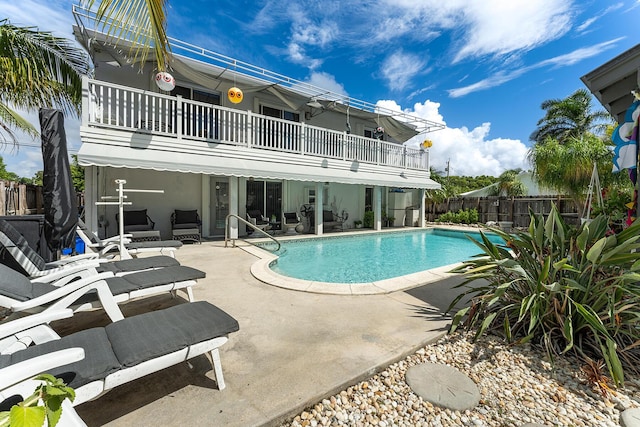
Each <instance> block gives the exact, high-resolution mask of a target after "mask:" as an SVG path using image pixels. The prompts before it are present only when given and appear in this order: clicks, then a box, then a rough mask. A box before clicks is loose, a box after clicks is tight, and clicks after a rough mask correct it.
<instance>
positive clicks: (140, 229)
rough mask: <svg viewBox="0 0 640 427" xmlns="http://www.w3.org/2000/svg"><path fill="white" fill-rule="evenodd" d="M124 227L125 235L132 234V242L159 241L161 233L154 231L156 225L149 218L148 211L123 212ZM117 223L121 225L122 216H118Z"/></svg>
mask: <svg viewBox="0 0 640 427" xmlns="http://www.w3.org/2000/svg"><path fill="white" fill-rule="evenodd" d="M122 220H123V225H124V232H125V234H131V241H133V242H141V241H158V240H160V231H158V230H154V227H155V226H156V223H155V222H153V221H152V220H151V218H149V215H147V210H146V209H138V210H129V211H123V218H122ZM116 223H117V224H119V223H120V216H119V214H116Z"/></svg>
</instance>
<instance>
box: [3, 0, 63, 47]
mask: <svg viewBox="0 0 640 427" xmlns="http://www.w3.org/2000/svg"><path fill="white" fill-rule="evenodd" d="M71 9H72V2H71V1H69V0H51V1H47V2H45V1H43V0H21V1H15V0H12V1H10V0H0V10H2V17H1V18H9V20H10V21H11V23H12V24H13V25H16V26H37V27H38V29H39V30H40V31H49V32H52V33H53V34H54V35H56V36H58V37H65V38H68V39H73V34H72V25H73V24H74V20H73V15H72V13H71Z"/></svg>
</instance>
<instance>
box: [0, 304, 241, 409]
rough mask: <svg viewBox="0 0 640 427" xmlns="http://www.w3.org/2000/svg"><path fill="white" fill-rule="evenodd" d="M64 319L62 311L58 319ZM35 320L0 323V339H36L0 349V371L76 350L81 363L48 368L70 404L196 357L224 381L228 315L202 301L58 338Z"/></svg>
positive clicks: (234, 326)
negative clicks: (67, 391)
mask: <svg viewBox="0 0 640 427" xmlns="http://www.w3.org/2000/svg"><path fill="white" fill-rule="evenodd" d="M43 314H44V313H43ZM47 314H48V315H50V314H51V313H47ZM70 315H72V313H70V312H69V311H65V312H63V313H61V315H60V317H64V316H66V317H68V316H70ZM35 316H39V315H38V314H36V315H32V316H27V317H25V318H23V319H17V320H16V321H12V322H8V323H6V324H0V340H1V339H3V338H4V339H5V340H7V339H10V338H12V337H16V340H17V339H19V337H21V336H25V335H29V334H30V335H31V336H33V337H35V340H36V341H35V342H34V344H35V345H31V346H29V347H28V348H25V349H23V350H17V351H14V350H15V349H16V346H5V347H4V350H2V349H0V351H3V352H4V354H1V355H0V369H3V368H5V367H8V366H12V365H15V364H17V363H20V362H23V361H27V360H32V359H33V358H35V357H39V356H42V355H47V354H51V353H53V352H56V351H60V350H65V349H69V348H82V349H83V350H84V358H83V359H81V360H74V361H70V363H68V364H65V365H62V366H59V367H55V368H51V369H49V370H48V373H50V374H52V375H54V376H56V377H59V378H62V379H63V380H65V382H66V383H67V384H68V385H69V386H70V387H73V389H74V390H75V392H76V399H75V401H74V402H73V405H74V406H77V405H79V404H82V403H83V402H87V401H89V400H93V399H95V398H97V397H99V396H101V395H103V394H104V393H106V392H108V391H110V390H112V389H114V388H115V387H117V386H119V385H122V384H125V383H128V382H130V381H133V380H136V379H138V378H141V377H143V376H145V375H148V374H150V373H153V372H157V371H160V370H161V369H165V368H167V367H170V366H173V365H176V364H178V363H180V362H183V361H186V360H189V359H191V358H193V357H195V356H199V355H201V354H208V355H209V356H210V358H211V362H212V365H213V369H214V373H215V377H216V382H217V385H218V389H219V390H222V389H224V388H225V383H224V377H223V373H222V366H221V362H220V355H219V351H218V348H219V347H220V346H221V345H223V344H224V343H225V342H227V340H228V336H229V334H231V333H233V332H236V331H238V330H239V326H238V322H237V321H236V320H235V319H234V318H233V317H231V316H230V315H229V314H227V313H225V312H224V311H222V310H220V309H219V308H217V307H215V306H214V305H212V304H210V303H208V302H206V301H199V302H194V303H186V304H180V305H177V306H173V307H169V308H166V309H163V310H158V311H153V312H150V313H145V314H140V315H137V316H132V317H128V318H126V319H122V320H119V321H116V322H113V323H111V324H109V325H107V326H106V327H104V328H91V329H87V330H83V331H80V332H76V333H73V334H71V335H67V336H65V337H62V338H60V337H59V336H58V334H56V333H55V331H53V329H51V328H49V327H48V326H47V324H46V322H48V321H50V320H45V321H44V322H42V323H39V324H37V325H35V326H34V324H35V323H36V322H37V321H38V319H37V317H35ZM21 321H22V322H21ZM25 325H26V326H25ZM5 342H8V341H5Z"/></svg>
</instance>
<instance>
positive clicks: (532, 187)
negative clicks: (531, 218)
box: [460, 171, 558, 197]
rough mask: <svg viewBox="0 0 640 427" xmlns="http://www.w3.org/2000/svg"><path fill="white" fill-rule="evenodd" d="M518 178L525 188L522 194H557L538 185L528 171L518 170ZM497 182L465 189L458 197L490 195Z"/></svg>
mask: <svg viewBox="0 0 640 427" xmlns="http://www.w3.org/2000/svg"><path fill="white" fill-rule="evenodd" d="M518 180H519V181H520V182H522V183H523V184H524V186H525V188H526V190H525V193H524V196H527V197H537V196H555V195H557V194H558V192H557V191H555V190H551V189H549V188H545V187H542V186H540V184H538V182H537V181H536V180H535V179H534V178H533V174H532V173H531V172H529V171H525V172H520V173H519V174H518ZM497 186H498V184H497V183H494V184H491V185H488V186H486V187H484V188H479V189H477V190H471V191H467V192H466V193H462V194H460V197H487V196H492V195H493V193H494V191H495V190H494V188H495V187H497Z"/></svg>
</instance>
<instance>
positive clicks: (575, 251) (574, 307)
mask: <svg viewBox="0 0 640 427" xmlns="http://www.w3.org/2000/svg"><path fill="white" fill-rule="evenodd" d="M530 217H531V222H530V225H529V228H528V230H527V231H518V232H516V233H515V234H509V233H505V232H502V231H501V230H499V229H494V228H492V229H491V231H493V232H494V233H496V234H498V235H500V236H501V237H502V238H503V239H504V241H505V242H506V244H505V245H497V244H494V243H492V242H491V241H490V240H489V239H488V238H487V237H486V236H485V234H484V233H481V237H482V241H476V242H475V243H476V244H477V245H478V246H479V247H480V248H481V249H482V252H483V253H482V254H480V255H478V256H476V257H474V258H473V259H471V260H468V261H465V262H464V263H462V264H461V265H460V266H459V267H457V268H455V269H454V271H455V272H458V273H464V274H465V275H466V279H465V281H464V282H463V283H461V284H460V285H458V286H457V287H467V288H468V289H467V290H465V291H464V292H463V293H461V294H460V295H458V296H457V297H456V298H455V299H454V301H453V302H452V303H451V305H450V306H449V308H448V310H447V311H450V310H451V309H452V308H453V307H454V306H455V305H456V304H457V303H458V302H459V301H460V300H462V298H464V297H467V296H471V300H470V303H469V305H468V306H467V307H465V308H462V309H461V310H459V311H458V312H457V313H456V314H455V316H454V319H453V322H452V326H451V332H453V331H455V330H456V328H457V327H459V326H461V325H462V326H465V327H467V328H469V329H473V328H476V329H477V330H476V337H478V336H480V335H482V334H483V333H485V332H487V331H490V330H491V331H502V332H503V333H504V335H505V337H506V339H507V340H508V341H510V342H517V343H524V342H529V341H531V342H533V343H540V344H542V345H543V347H544V348H545V350H546V352H547V354H548V355H549V356H550V357H551V358H553V356H554V355H558V354H565V353H567V352H568V351H570V350H573V351H574V352H575V353H576V354H577V355H578V356H579V357H582V358H584V359H585V360H589V359H594V360H598V359H602V360H604V362H605V364H606V366H607V368H608V370H609V374H610V375H611V378H612V379H613V382H614V383H615V384H616V385H620V384H623V382H624V370H625V369H630V370H634V371H636V372H637V366H638V362H640V353H638V347H637V343H638V342H640V329H639V328H638V327H637V320H638V318H640V285H639V284H638V283H639V281H640V274H638V270H639V269H640V251H638V249H640V244H639V243H638V240H639V239H640V222H638V223H636V224H633V225H632V226H630V227H629V228H627V229H626V230H624V231H622V232H620V233H619V234H611V233H610V231H609V228H608V227H607V223H608V218H607V217H606V216H604V215H601V216H598V217H596V218H594V220H593V221H592V222H590V223H588V224H584V225H583V226H581V227H580V228H573V227H569V226H567V225H566V224H565V223H564V221H563V220H562V217H561V216H560V215H559V214H558V211H557V208H556V207H555V206H553V207H552V209H551V212H550V213H549V215H548V217H547V219H546V220H545V219H544V218H543V217H542V216H541V215H538V214H534V213H533V212H530ZM610 234H611V235H610ZM476 280H482V281H481V282H480V283H475V284H474V285H475V286H471V285H470V284H471V283H472V282H475V281H476Z"/></svg>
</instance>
